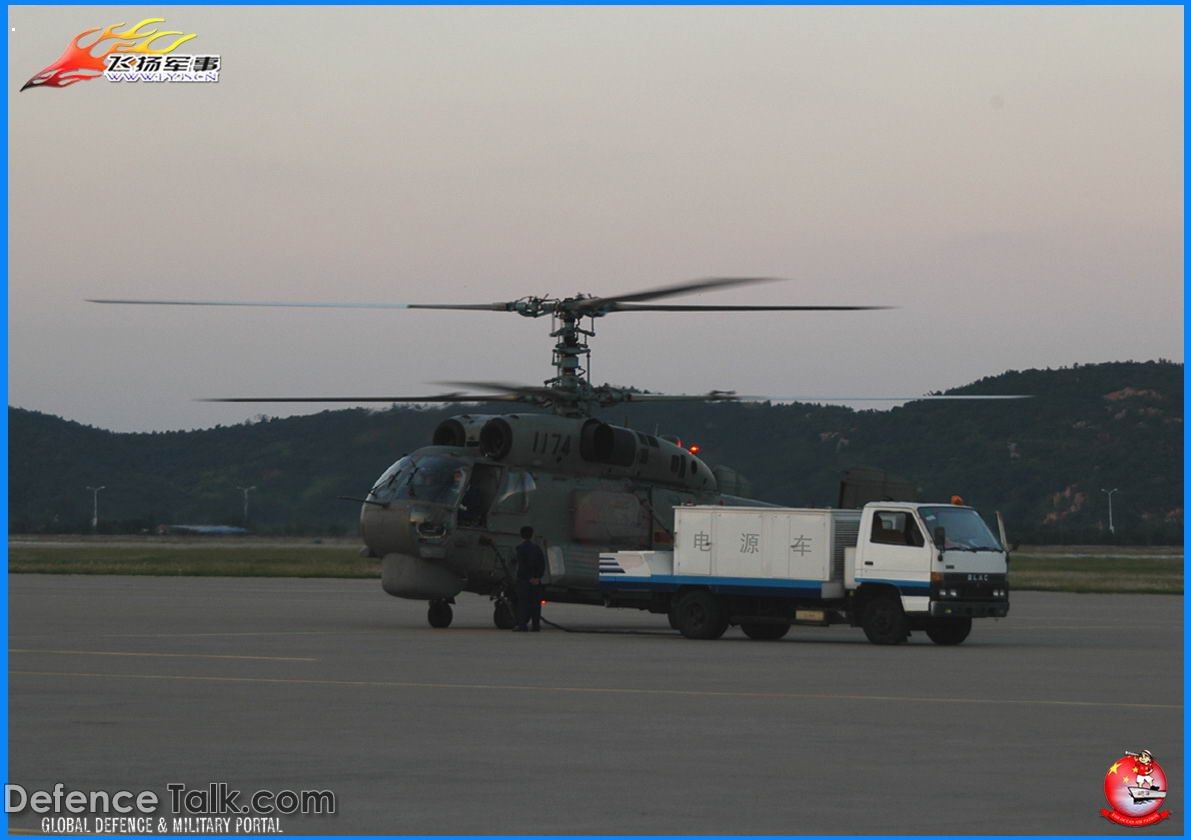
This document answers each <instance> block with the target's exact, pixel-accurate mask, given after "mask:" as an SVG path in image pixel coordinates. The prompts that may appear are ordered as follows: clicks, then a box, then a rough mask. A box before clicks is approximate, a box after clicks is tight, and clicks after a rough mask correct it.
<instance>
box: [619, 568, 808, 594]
mask: <svg viewBox="0 0 1191 840" xmlns="http://www.w3.org/2000/svg"><path fill="white" fill-rule="evenodd" d="M602 574H606V573H602ZM823 583H824V582H823V581H821V580H785V579H783V580H775V579H772V578H744V577H740V578H738V577H720V576H718V575H651V576H649V577H637V576H630V575H617V576H616V580H615V581H612V580H604V579H603V578H602V577H601V579H600V585H601V586H604V587H607V588H609V589H613V588H614V589H632V590H637V591H641V590H651V589H652V590H656V591H658V592H673V591H674V590H676V589H678V588H679V587H680V586H705V587H707V588H708V589H710V590H711V591H712V592H731V593H735V594H743V595H747V594H756V595H771V594H775V593H774V591H775V590H780V591H781V594H783V595H809V596H811V597H814V598H818V597H821V596H822V593H823Z"/></svg>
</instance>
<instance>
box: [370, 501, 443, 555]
mask: <svg viewBox="0 0 1191 840" xmlns="http://www.w3.org/2000/svg"><path fill="white" fill-rule="evenodd" d="M452 518H453V517H452V512H451V511H450V509H448V508H444V507H441V506H439V505H428V504H425V503H419V502H416V501H409V500H405V501H396V502H393V503H391V504H390V505H388V506H387V507H381V506H379V505H371V504H366V505H364V506H363V509H362V510H361V511H360V532H361V535H362V536H363V538H364V544H365V545H367V546H368V548H369V549H370V550H371V552H372V553H373V554H374V555H376V556H378V557H384V556H385V555H386V554H405V555H410V556H413V557H421V558H423V559H426V560H430V559H439V558H442V557H445V556H446V545H447V536H448V534H449V533H450V530H451V528H450V526H451V521H452Z"/></svg>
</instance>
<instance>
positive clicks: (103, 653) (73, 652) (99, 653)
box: [8, 648, 318, 662]
mask: <svg viewBox="0 0 1191 840" xmlns="http://www.w3.org/2000/svg"><path fill="white" fill-rule="evenodd" d="M8 652H9V653H10V654H11V653H49V654H60V655H62V656H151V657H165V658H171V659H249V660H252V661H254V662H260V661H266V662H318V660H317V659H315V658H313V657H310V656H235V655H232V654H221V653H157V652H152V651H148V652H142V651H125V650H42V649H40V648H9V649H8Z"/></svg>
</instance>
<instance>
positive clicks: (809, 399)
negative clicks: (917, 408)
mask: <svg viewBox="0 0 1191 840" xmlns="http://www.w3.org/2000/svg"><path fill="white" fill-rule="evenodd" d="M1033 396H1034V395H1033V394H920V395H917V396H901V397H892V396H882V397H872V396H863V397H823V396H806V395H797V396H791V397H775V396H758V395H750V396H741V397H738V398H737V399H739V400H742V401H745V402H802V403H842V402H916V401H918V400H1028V399H1033Z"/></svg>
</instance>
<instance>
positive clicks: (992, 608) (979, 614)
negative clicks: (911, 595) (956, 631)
mask: <svg viewBox="0 0 1191 840" xmlns="http://www.w3.org/2000/svg"><path fill="white" fill-rule="evenodd" d="M1007 615H1009V602H1008V601H931V602H930V616H931V618H1004V617H1005V616H1007Z"/></svg>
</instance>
